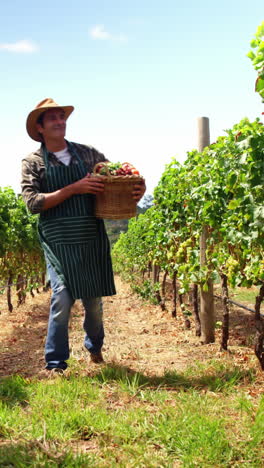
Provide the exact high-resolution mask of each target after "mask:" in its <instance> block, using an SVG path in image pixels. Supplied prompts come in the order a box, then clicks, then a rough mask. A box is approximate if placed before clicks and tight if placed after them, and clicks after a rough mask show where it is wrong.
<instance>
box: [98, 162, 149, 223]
mask: <svg viewBox="0 0 264 468" xmlns="http://www.w3.org/2000/svg"><path fill="white" fill-rule="evenodd" d="M93 176H100V177H102V178H103V181H104V191H103V192H102V193H98V194H97V195H96V203H95V216H96V217H97V218H104V219H129V218H133V216H136V213H137V202H136V200H134V199H133V197H132V192H133V187H134V185H135V184H141V183H142V181H143V177H141V176H140V174H139V172H138V170H137V169H136V168H135V167H134V166H133V165H132V164H130V163H109V162H100V163H98V164H96V165H95V166H94V169H93Z"/></svg>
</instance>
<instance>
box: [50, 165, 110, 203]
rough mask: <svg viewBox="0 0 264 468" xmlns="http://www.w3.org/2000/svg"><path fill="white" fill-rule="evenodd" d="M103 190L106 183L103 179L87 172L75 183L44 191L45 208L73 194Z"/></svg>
mask: <svg viewBox="0 0 264 468" xmlns="http://www.w3.org/2000/svg"><path fill="white" fill-rule="evenodd" d="M103 191H104V183H103V182H102V179H101V178H99V177H92V176H91V175H90V174H87V176H85V177H83V179H80V180H77V182H74V183H73V184H70V185H66V187H63V188H61V189H59V190H56V192H51V193H44V194H43V195H44V204H43V210H44V211H45V210H48V209H49V208H53V207H54V206H57V205H59V204H60V203H62V202H63V201H64V200H67V198H70V197H72V196H73V195H77V194H83V193H92V194H94V195H96V194H97V193H99V192H103Z"/></svg>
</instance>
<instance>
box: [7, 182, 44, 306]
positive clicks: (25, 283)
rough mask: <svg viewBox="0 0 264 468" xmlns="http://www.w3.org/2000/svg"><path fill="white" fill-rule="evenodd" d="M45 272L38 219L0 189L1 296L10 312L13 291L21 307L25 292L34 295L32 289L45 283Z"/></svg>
mask: <svg viewBox="0 0 264 468" xmlns="http://www.w3.org/2000/svg"><path fill="white" fill-rule="evenodd" d="M45 269H46V267H45V262H44V258H43V254H42V251H41V248H40V244H39V242H38V233H37V217H36V216H33V215H31V214H30V213H29V212H28V211H27V209H26V205H25V203H24V202H23V200H22V198H21V197H20V196H17V195H16V194H15V192H14V191H13V189H12V188H4V189H1V188H0V294H1V295H3V294H6V297H7V302H8V308H9V311H10V312H11V311H12V310H13V304H12V297H11V293H12V291H13V290H14V289H15V290H16V295H17V299H18V304H21V303H22V302H24V300H25V296H26V293H27V292H31V295H34V292H33V289H36V290H38V287H39V284H43V283H45Z"/></svg>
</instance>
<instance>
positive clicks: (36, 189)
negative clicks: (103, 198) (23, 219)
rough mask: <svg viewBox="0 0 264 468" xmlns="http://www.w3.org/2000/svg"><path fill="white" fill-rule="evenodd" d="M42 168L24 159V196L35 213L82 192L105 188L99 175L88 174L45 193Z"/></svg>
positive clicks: (98, 190)
mask: <svg viewBox="0 0 264 468" xmlns="http://www.w3.org/2000/svg"><path fill="white" fill-rule="evenodd" d="M40 170H41V169H39V168H38V167H37V165H36V164H32V163H30V162H29V161H27V160H23V162H22V183H21V187H22V196H23V199H24V201H25V203H26V205H27V207H28V209H29V211H31V213H33V214H37V213H40V212H41V211H43V210H48V209H49V208H53V207H54V206H57V205H59V204H60V203H62V202H63V201H64V200H66V199H68V198H70V197H71V196H73V195H76V194H82V193H92V194H96V193H98V192H102V191H103V190H104V184H103V183H102V180H101V179H100V178H99V177H98V176H97V177H92V176H90V174H87V176H85V177H83V178H82V179H80V180H78V181H77V182H74V183H73V184H70V185H67V186H66V187H63V188H61V189H59V190H56V191H55V192H51V193H43V192H42V191H41V176H40Z"/></svg>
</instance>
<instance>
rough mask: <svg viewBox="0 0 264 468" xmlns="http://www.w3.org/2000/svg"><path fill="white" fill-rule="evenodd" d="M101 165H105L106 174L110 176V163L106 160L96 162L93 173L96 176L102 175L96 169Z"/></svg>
mask: <svg viewBox="0 0 264 468" xmlns="http://www.w3.org/2000/svg"><path fill="white" fill-rule="evenodd" d="M99 165H100V166H103V167H104V168H105V169H106V175H107V176H110V172H109V167H108V164H107V163H105V162H103V161H102V162H99V163H97V164H95V166H94V168H93V175H96V176H97V175H100V176H101V175H102V174H98V173H97V172H96V169H97V167H98V166H99Z"/></svg>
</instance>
